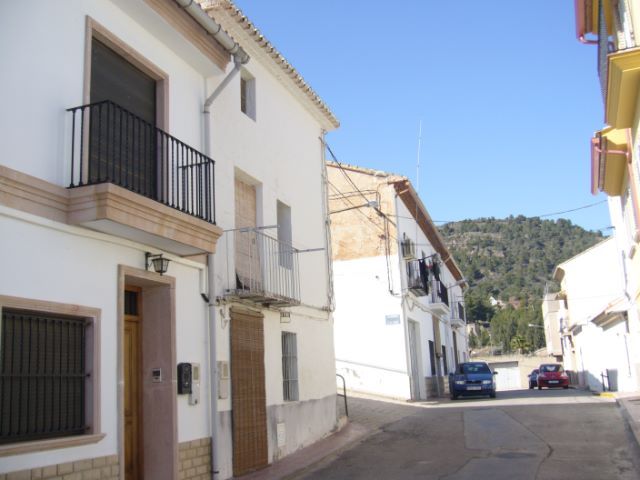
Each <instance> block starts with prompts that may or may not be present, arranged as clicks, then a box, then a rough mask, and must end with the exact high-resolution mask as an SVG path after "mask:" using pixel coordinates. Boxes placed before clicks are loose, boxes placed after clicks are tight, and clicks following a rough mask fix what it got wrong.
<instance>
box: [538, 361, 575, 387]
mask: <svg viewBox="0 0 640 480" xmlns="http://www.w3.org/2000/svg"><path fill="white" fill-rule="evenodd" d="M539 370H540V373H539V374H538V390H542V387H547V388H557V387H562V388H569V377H568V376H567V374H566V373H565V372H564V368H562V365H560V364H559V363H543V364H542V365H540V368H539Z"/></svg>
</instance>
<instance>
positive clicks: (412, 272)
mask: <svg viewBox="0 0 640 480" xmlns="http://www.w3.org/2000/svg"><path fill="white" fill-rule="evenodd" d="M428 282H429V281H428V274H427V271H426V265H424V261H423V267H422V272H421V268H420V260H409V261H407V288H408V289H409V291H410V292H411V293H413V294H414V295H417V296H418V297H422V296H424V295H426V294H427V292H428V291H429V283H428Z"/></svg>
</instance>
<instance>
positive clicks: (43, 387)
mask: <svg viewBox="0 0 640 480" xmlns="http://www.w3.org/2000/svg"><path fill="white" fill-rule="evenodd" d="M0 318H1V324H0V444H5V443H14V442H22V441H28V440H36V439H43V438H51V437H61V436H68V435H79V434H83V433H85V432H86V421H85V382H86V374H85V356H86V352H85V345H86V339H85V335H86V325H87V322H86V320H85V319H83V318H69V317H65V316H61V315H54V314H49V313H36V312H28V311H21V310H12V309H3V310H2V316H1V317H0Z"/></svg>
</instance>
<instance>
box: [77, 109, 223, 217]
mask: <svg viewBox="0 0 640 480" xmlns="http://www.w3.org/2000/svg"><path fill="white" fill-rule="evenodd" d="M67 111H68V112H70V113H71V116H72V120H71V183H70V185H69V187H70V188H74V187H82V186H85V185H96V184H101V183H112V184H114V185H118V186H120V187H122V188H126V189H127V190H130V191H132V192H135V193H138V194H140V195H143V196H144V197H147V198H150V199H152V200H155V201H157V202H160V203H162V204H164V205H167V206H169V207H171V208H175V209H177V210H180V211H182V212H185V213H187V214H189V215H192V216H194V217H197V218H200V219H202V220H205V221H207V222H209V223H215V189H214V163H215V162H214V161H213V160H212V159H211V158H209V157H207V156H206V155H204V154H202V153H200V152H199V151H197V150H196V149H194V148H192V147H190V146H189V145H187V144H185V143H184V142H182V141H180V140H178V139H177V138H175V137H173V136H171V135H169V134H168V133H166V132H164V131H163V130H161V129H159V128H157V127H156V126H155V125H152V124H150V123H149V122H147V121H145V120H143V119H141V118H139V117H137V116H136V115H134V114H133V113H131V112H129V111H127V110H125V109H124V108H122V107H120V106H119V105H117V104H116V103H114V102H111V101H108V100H105V101H102V102H97V103H93V104H89V105H82V106H79V107H74V108H70V109H68V110H67Z"/></svg>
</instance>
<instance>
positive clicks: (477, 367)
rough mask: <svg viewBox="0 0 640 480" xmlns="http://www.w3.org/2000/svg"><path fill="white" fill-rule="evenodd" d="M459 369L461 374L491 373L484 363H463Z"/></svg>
mask: <svg viewBox="0 0 640 480" xmlns="http://www.w3.org/2000/svg"><path fill="white" fill-rule="evenodd" d="M461 367H462V373H491V370H489V366H488V365H487V364H486V363H465V364H464V365H461Z"/></svg>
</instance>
